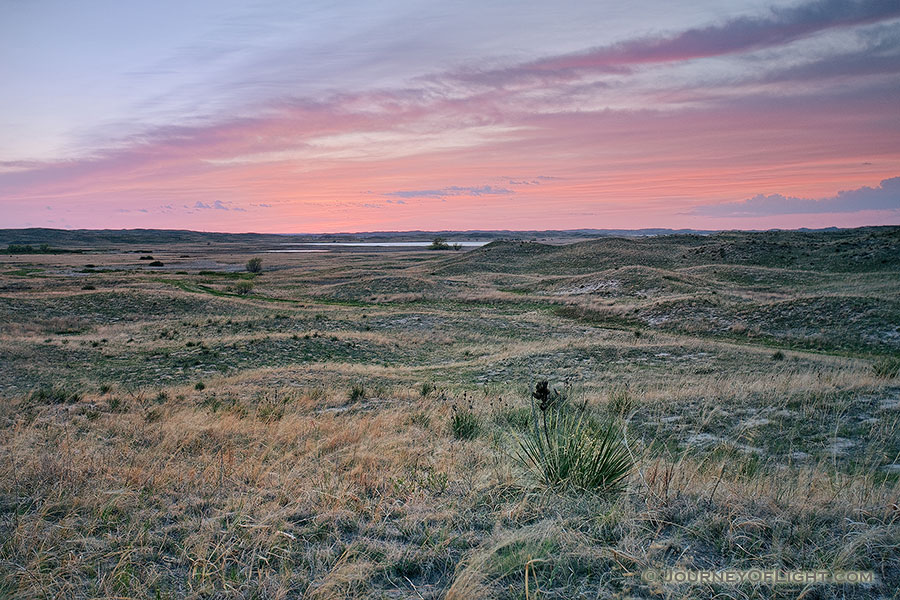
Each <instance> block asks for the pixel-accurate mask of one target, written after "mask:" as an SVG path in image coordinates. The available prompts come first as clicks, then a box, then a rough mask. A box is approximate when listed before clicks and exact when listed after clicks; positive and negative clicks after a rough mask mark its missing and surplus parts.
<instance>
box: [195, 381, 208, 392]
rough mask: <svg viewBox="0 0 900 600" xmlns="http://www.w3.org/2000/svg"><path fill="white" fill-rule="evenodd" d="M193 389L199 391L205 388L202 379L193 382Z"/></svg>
mask: <svg viewBox="0 0 900 600" xmlns="http://www.w3.org/2000/svg"><path fill="white" fill-rule="evenodd" d="M194 389H195V390H197V391H198V392H199V391H202V390H205V389H206V385H205V384H204V383H203V382H202V381H198V382H197V383H195V384H194Z"/></svg>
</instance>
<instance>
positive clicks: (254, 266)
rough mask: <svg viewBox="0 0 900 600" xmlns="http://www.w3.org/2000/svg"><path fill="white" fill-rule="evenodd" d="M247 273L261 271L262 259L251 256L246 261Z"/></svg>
mask: <svg viewBox="0 0 900 600" xmlns="http://www.w3.org/2000/svg"><path fill="white" fill-rule="evenodd" d="M247 272H248V273H262V259H261V258H259V257H256V258H251V259H250V260H248V261H247Z"/></svg>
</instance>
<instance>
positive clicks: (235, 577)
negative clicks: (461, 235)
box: [0, 228, 900, 600]
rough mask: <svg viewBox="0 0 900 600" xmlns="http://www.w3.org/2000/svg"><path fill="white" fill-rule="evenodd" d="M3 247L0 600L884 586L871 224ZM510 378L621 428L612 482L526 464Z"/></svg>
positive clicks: (895, 322)
mask: <svg viewBox="0 0 900 600" xmlns="http://www.w3.org/2000/svg"><path fill="white" fill-rule="evenodd" d="M2 233H4V234H5V235H7V237H3V236H0V241H2V242H3V246H0V247H3V248H5V247H6V244H9V243H13V242H14V243H16V244H21V243H26V242H34V243H35V244H37V243H40V242H44V243H48V244H49V248H47V247H45V248H43V249H40V248H39V247H37V246H35V248H34V249H33V251H30V252H20V253H13V254H0V457H2V459H0V597H12V598H210V597H215V598H319V599H322V598H410V599H415V598H419V599H436V598H447V599H451V600H453V599H456V600H468V599H478V598H509V599H512V598H516V599H518V598H523V599H528V600H531V599H536V598H559V599H569V598H632V597H633V598H709V597H713V596H715V597H717V598H741V599H748V598H798V597H803V598H809V599H812V598H896V597H898V596H897V590H898V589H900V506H898V502H900V483H898V481H900V378H898V376H897V371H898V369H900V228H864V229H856V230H842V231H826V232H767V233H739V232H731V233H722V234H715V235H691V234H684V235H671V236H659V237H646V238H622V237H606V238H599V239H594V240H587V241H580V242H577V243H570V244H561V243H537V242H533V241H494V242H492V243H490V244H489V245H487V246H484V247H482V248H478V249H473V250H459V251H454V250H428V249H400V250H397V249H371V248H369V249H367V248H356V249H352V250H351V249H346V248H342V249H337V250H333V251H328V252H309V253H272V252H268V251H267V250H271V249H273V248H277V246H276V245H275V244H276V243H277V241H276V239H275V238H274V237H266V236H259V237H242V236H233V237H229V236H214V235H205V234H192V235H191V236H190V237H178V236H175V237H174V238H172V237H171V236H168V235H164V234H163V233H159V234H158V235H157V237H156V238H154V235H155V234H154V233H153V232H147V233H145V234H143V236H142V237H141V238H140V239H130V238H128V237H127V236H126V237H117V236H115V235H112V234H97V235H95V236H93V237H86V238H59V237H57V238H52V237H51V238H47V239H37V238H36V239H34V240H30V239H27V238H21V236H20V237H10V236H9V235H8V234H9V233H10V232H2ZM154 239H156V240H157V241H155V242H154ZM20 250H21V249H20ZM252 258H261V259H262V271H261V272H260V273H251V272H248V271H247V269H246V263H247V261H248V260H249V259H252ZM542 380H547V381H549V384H550V387H551V389H553V390H557V391H559V392H560V393H561V394H562V395H564V396H565V398H564V400H565V402H566V405H567V406H570V407H572V408H571V410H573V411H580V414H582V415H584V416H585V418H587V419H590V420H591V422H595V421H596V422H598V423H601V422H602V423H610V424H612V426H614V427H615V428H616V431H618V432H620V433H621V436H620V439H619V443H621V444H622V447H623V448H625V449H626V451H627V453H628V456H629V457H630V458H631V459H632V460H633V462H634V467H633V469H631V471H630V473H629V475H628V476H627V478H626V480H625V485H624V489H622V490H621V491H620V492H619V493H613V492H604V493H597V492H595V491H591V490H585V489H579V488H573V487H571V486H569V487H561V486H554V485H547V484H545V483H542V482H541V481H540V480H538V479H537V478H536V477H535V476H534V473H532V472H530V471H529V470H528V469H527V468H526V466H527V465H526V464H524V463H523V461H522V460H521V455H520V454H521V453H520V452H519V450H520V442H521V440H522V439H523V436H526V435H528V434H529V432H530V431H531V430H532V427H534V426H536V422H535V419H536V418H537V414H538V413H536V412H535V411H534V409H533V408H532V399H531V392H532V391H533V390H534V388H535V385H536V383H537V382H539V381H542ZM460 416H464V417H465V419H467V421H466V422H467V423H468V424H469V425H470V426H471V427H470V428H469V429H460V427H459V426H458V424H459V423H460ZM455 424H456V425H457V426H455ZM663 568H685V569H713V570H721V569H750V568H765V569H780V570H785V571H789V570H828V571H848V570H862V571H870V572H872V573H874V577H875V579H874V581H873V582H872V583H869V584H862V585H857V584H825V583H818V584H805V583H793V584H782V585H771V584H759V583H749V582H745V583H741V584H739V585H730V584H729V585H726V584H712V583H698V584H680V585H676V584H664V583H659V582H652V581H646V580H645V579H646V578H642V576H641V574H642V572H644V571H645V570H646V569H663Z"/></svg>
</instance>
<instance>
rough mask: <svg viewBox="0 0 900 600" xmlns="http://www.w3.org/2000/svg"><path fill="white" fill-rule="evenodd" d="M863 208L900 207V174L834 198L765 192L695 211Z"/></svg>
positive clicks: (745, 213)
mask: <svg viewBox="0 0 900 600" xmlns="http://www.w3.org/2000/svg"><path fill="white" fill-rule="evenodd" d="M863 210H900V177H893V178H891V179H885V180H884V181H882V182H881V184H880V185H879V186H878V187H874V188H872V187H869V186H863V187H861V188H858V189H855V190H845V191H841V192H838V193H837V195H835V196H832V197H830V198H822V199H810V198H793V197H789V196H783V195H781V194H771V195H769V196H764V195H762V194H760V195H758V196H754V197H753V198H748V199H747V200H742V201H740V202H728V203H726V204H717V205H713V206H701V207H699V208H696V209H695V210H694V211H693V212H692V213H691V214H696V215H704V216H710V217H768V216H772V215H797V214H822V213H853V212H860V211H863Z"/></svg>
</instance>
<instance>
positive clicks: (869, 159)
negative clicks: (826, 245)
mask: <svg viewBox="0 0 900 600" xmlns="http://www.w3.org/2000/svg"><path fill="white" fill-rule="evenodd" d="M38 4H40V3H38ZM163 4H165V3H163ZM462 6H463V5H461V7H462ZM164 8H165V7H164V6H162V5H161V7H160V9H159V10H164ZM356 8H358V7H355V6H354V5H353V4H348V5H346V6H343V7H339V8H338V9H337V10H336V12H334V13H331V12H327V13H326V14H324V15H320V17H321V18H322V19H325V20H327V19H335V22H338V21H337V20H338V19H340V18H341V17H344V18H345V21H346V19H352V18H354V15H355V17H356V18H357V19H358V20H359V21H360V23H358V24H357V25H358V29H359V30H360V31H356V30H353V31H354V32H353V33H352V34H351V33H346V32H344V33H343V35H342V36H339V35H338V34H337V33H335V32H333V31H331V30H326V31H324V32H313V33H315V35H314V34H313V33H309V32H306V33H305V34H304V35H305V37H304V35H300V33H299V32H300V28H301V25H300V23H302V22H303V21H298V22H297V23H298V24H297V25H296V28H292V22H291V21H290V19H289V18H288V17H285V16H284V15H280V18H281V29H280V30H279V31H281V32H282V35H283V36H284V39H278V40H274V39H273V35H270V34H268V33H267V35H265V36H264V35H262V34H261V33H260V31H257V30H256V29H252V31H251V32H250V33H246V32H244V33H241V34H235V33H229V34H227V35H226V34H224V33H222V32H221V31H219V34H218V35H221V36H224V37H223V38H222V39H224V40H226V41H227V42H228V44H230V45H226V46H224V47H223V46H222V45H221V44H222V43H223V42H222V39H219V38H215V39H214V40H213V41H218V42H219V44H220V45H219V46H215V52H220V53H222V55H223V56H238V57H240V59H239V60H238V59H237V58H235V59H233V63H234V64H231V63H229V64H227V65H225V66H224V67H223V66H221V65H219V63H216V66H215V68H213V66H210V64H209V62H208V61H209V60H212V59H208V58H206V56H207V54H205V53H204V50H209V52H210V53H212V54H215V52H213V50H212V49H210V48H207V46H212V45H213V44H212V42H211V41H210V39H209V35H208V34H207V35H206V37H204V36H199V37H200V41H198V40H194V39H193V37H192V35H194V33H195V32H194V30H192V29H191V28H190V27H189V26H188V25H190V23H188V24H187V25H184V26H183V27H184V31H183V32H181V35H182V36H183V37H184V39H179V40H177V42H178V44H176V43H175V42H172V44H173V45H174V46H173V47H172V48H170V47H168V46H165V44H163V42H162V41H161V40H158V39H156V38H155V37H153V35H151V34H146V35H147V36H148V37H147V39H146V40H144V41H143V44H145V45H146V46H147V47H148V48H147V49H144V50H142V52H143V54H140V53H138V54H137V55H135V56H129V57H125V58H123V59H122V60H123V64H122V65H118V66H117V67H116V68H113V69H112V71H111V73H109V74H107V75H105V76H104V77H105V79H103V78H101V79H100V80H98V83H97V84H96V87H95V88H91V87H89V86H88V87H85V86H84V85H81V84H79V85H76V84H74V83H73V84H71V85H70V87H69V88H63V91H64V92H65V90H68V91H67V92H65V93H60V92H58V93H57V95H56V96H55V97H54V98H53V99H52V101H49V100H48V99H47V98H46V97H44V96H43V95H40V94H39V92H40V91H41V90H40V86H39V85H38V84H37V83H36V82H35V80H33V77H32V74H31V72H30V71H28V69H27V67H28V65H27V64H23V65H18V66H20V67H21V69H20V70H18V71H16V70H15V69H13V70H12V73H11V74H8V75H9V77H11V78H12V80H13V81H16V77H19V78H20V80H21V83H22V85H23V86H24V91H21V90H20V93H19V96H18V97H17V98H18V100H16V98H14V99H13V100H7V101H6V102H8V104H9V105H8V106H4V105H3V104H2V101H0V109H2V110H3V111H4V114H5V115H6V117H5V118H4V121H0V126H2V127H0V149H2V150H0V208H2V218H0V227H29V226H43V227H64V228H131V227H146V228H151V227H160V228H184V229H197V230H208V231H258V232H333V231H372V230H407V229H426V230H437V229H550V228H553V229H574V228H641V227H672V228H682V227H687V228H696V229H718V228H729V229H730V228H769V227H785V228H790V227H823V226H832V225H837V226H857V225H865V224H897V223H900V219H898V217H900V183H898V182H900V180H898V179H895V178H897V177H898V176H900V101H898V100H897V99H898V98H900V77H898V75H900V5H895V4H894V3H889V2H879V1H870V2H827V1H820V2H812V3H800V4H798V3H785V4H783V5H781V6H768V5H759V4H758V3H751V2H748V3H747V5H746V6H742V7H736V8H735V10H734V11H733V14H732V13H730V12H729V11H725V10H722V9H721V8H719V9H718V10H712V9H709V8H707V7H703V6H701V5H700V4H698V5H697V7H696V10H694V11H688V12H687V13H686V15H685V16H683V17H682V18H681V20H678V19H675V20H672V19H666V18H662V17H660V18H658V22H648V19H649V18H650V17H649V16H648V15H646V14H641V15H634V16H632V15H630V14H629V13H628V12H627V11H626V12H622V13H621V14H617V15H616V16H614V17H611V18H613V19H614V20H616V19H617V21H616V22H617V23H619V24H620V26H619V28H618V29H616V31H615V33H614V34H608V35H609V36H610V37H609V38H608V39H605V38H603V36H602V35H600V36H598V35H596V34H595V33H594V32H592V31H591V30H590V29H589V28H586V29H584V30H583V31H582V30H581V29H577V28H574V27H575V25H574V24H576V23H577V22H584V21H585V20H586V19H590V18H598V17H597V16H596V15H593V16H592V15H579V14H576V13H577V11H576V10H575V8H574V5H573V7H572V14H571V15H568V16H566V15H562V16H560V15H555V16H554V17H553V18H549V17H548V19H547V20H546V23H545V21H543V20H542V19H541V16H542V15H541V14H540V11H541V10H542V9H541V8H540V7H532V9H533V12H534V14H529V15H526V16H524V17H521V16H520V17H517V18H519V19H520V20H523V23H522V24H520V25H521V27H522V28H523V31H520V32H518V35H513V34H512V33H509V32H506V33H505V34H504V35H500V36H493V37H492V36H489V35H488V34H487V33H484V34H483V35H482V36H481V37H479V35H478V32H477V31H476V32H475V33H467V32H469V31H470V30H469V29H466V28H465V25H466V21H465V20H464V19H463V20H460V19H461V17H458V16H455V17H453V18H451V17H449V16H447V15H440V14H438V15H431V14H428V15H424V16H423V15H417V17H416V18H418V19H420V20H421V21H422V23H424V25H422V27H423V28H427V27H431V28H432V29H433V30H434V31H435V32H441V34H442V35H443V36H444V37H443V38H441V37H439V36H438V35H437V34H435V35H434V36H416V35H414V33H411V32H409V31H407V30H406V29H403V28H400V29H398V27H397V25H396V23H400V22H406V21H404V19H405V20H408V19H410V18H411V17H410V16H409V14H410V11H412V8H410V7H409V6H406V5H404V4H403V3H398V4H397V5H392V6H391V10H393V11H394V12H393V13H391V12H390V11H388V13H389V14H387V15H386V14H383V13H378V14H377V23H376V24H373V21H372V20H374V19H376V16H373V15H368V16H366V15H362V14H360V13H359V11H357V10H356ZM469 8H470V9H471V12H472V14H471V19H472V20H473V22H474V21H476V20H478V19H483V20H484V19H487V20H489V19H490V18H496V19H498V23H500V22H503V21H502V19H501V17H502V15H494V14H493V13H490V14H485V15H480V14H478V10H479V9H478V7H477V6H476V5H473V6H471V7H469ZM342 10H343V11H345V12H346V14H344V12H342ZM242 14H243V13H242ZM316 14H318V13H316ZM660 14H663V13H660ZM7 16H9V15H7ZM295 16H296V15H295ZM300 16H301V17H302V16H304V15H303V14H301V15H300ZM12 17H13V18H14V19H15V18H18V19H19V20H20V22H19V23H18V25H19V28H20V29H21V28H24V29H25V30H26V33H27V29H28V27H29V26H30V27H33V28H35V29H38V28H40V27H44V28H53V27H56V28H65V27H66V26H67V25H66V23H65V22H64V21H63V22H54V23H47V22H46V21H45V20H42V15H41V14H37V15H35V14H27V15H25V14H20V15H18V16H17V15H12ZM126 17H127V15H124V16H123V17H122V18H126ZM201 17H203V15H202V14H201V15H199V16H198V17H197V19H198V23H199V22H200V21H201V20H202V19H201ZM255 17H256V18H257V20H258V22H259V23H262V24H265V23H266V22H267V21H266V18H272V19H274V18H275V16H274V15H265V14H261V15H255ZM364 17H365V18H364ZM564 17H565V18H564ZM242 18H246V15H245V16H244V17H242ZM366 18H368V19H370V20H369V21H366V20H365V19H366ZM392 18H393V20H392ZM529 19H530V20H529ZM554 19H555V20H554ZM566 19H569V20H566ZM345 21H340V22H341V23H342V26H343V27H347V28H350V27H351V25H352V23H351V25H348V24H347V23H346V22H345ZM5 23H6V25H4V26H3V27H13V26H14V25H11V24H10V20H9V19H7V20H6V21H5ZM597 25H598V26H599V25H600V23H599V22H598V23H597ZM566 27H569V28H570V29H569V30H570V31H573V32H574V33H573V34H572V36H570V37H571V38H573V39H568V38H567V39H566V41H565V43H563V42H562V41H560V40H561V39H562V37H563V36H564V33H565V31H566ZM454 28H458V31H457V33H459V36H460V37H459V39H458V40H455V41H454V37H453V35H452V34H453V31H454ZM573 28H574V29H573ZM476 29H477V28H476ZM485 29H487V27H486V26H485ZM557 29H558V30H559V31H557ZM241 31H244V30H243V29H242V30H241ZM261 31H266V32H268V30H267V29H265V28H262V29H261ZM292 32H294V33H297V35H298V39H300V38H302V40H303V44H302V45H301V46H300V47H299V49H298V46H297V45H296V44H297V40H296V39H294V38H292V37H291V33H292ZM361 32H366V35H364V34H363V33H361ZM579 32H580V33H579ZM648 32H649V33H648ZM2 33H3V31H0V34H2ZM47 33H51V32H47ZM173 35H174V34H173ZM466 35H470V36H471V37H470V38H466ZM235 36H237V38H236V37H235ZM240 36H250V37H251V38H252V40H248V39H245V37H240ZM317 36H318V37H317ZM404 36H406V37H404ZM26 37H27V39H28V40H31V41H29V42H28V43H29V44H31V45H32V46H35V47H33V48H31V50H32V51H33V52H32V54H41V55H42V56H44V58H46V55H47V54H49V55H50V56H54V53H55V52H58V53H62V52H64V51H65V48H59V49H54V48H47V47H45V46H47V45H52V44H53V42H52V41H50V40H52V39H54V38H53V37H52V36H46V35H45V36H43V37H40V38H34V37H28V36H26ZM62 37H63V38H64V37H65V36H62ZM432 38H434V39H432ZM445 38H446V39H445ZM579 38H583V39H579ZM35 39H40V40H41V41H34V40H35ZM190 40H193V41H194V45H192V46H191V45H185V41H190ZM435 40H437V41H435ZM528 40H531V41H534V42H535V43H534V45H533V47H532V46H528V48H529V49H528V50H527V51H523V50H521V48H522V47H523V43H524V41H528ZM251 41H253V42H255V43H254V44H251V43H250V42H251ZM108 43H109V44H111V45H112V44H115V43H118V44H121V43H123V41H122V40H120V39H117V38H112V39H110V40H109V42H108ZM179 44H180V45H179ZM267 44H268V45H267ZM98 45H99V46H101V47H102V46H103V41H102V40H101V41H100V42H98ZM136 45H137V46H139V47H142V46H141V42H140V39H139V42H138V43H137V44H136ZM245 45H246V47H248V48H250V50H247V51H246V52H245V51H244V50H243V49H244V48H245ZM232 46H233V47H232ZM458 46H459V47H458ZM462 46H464V47H465V49H467V52H464V51H463V49H461V48H460V47H462ZM173 48H174V49H173ZM185 48H188V49H189V50H185ZM235 48H237V50H236V49H235ZM336 48H339V50H338V49H336ZM101 50H102V48H98V49H97V50H96V52H97V56H99V55H100V53H101ZM107 50H108V51H109V52H114V51H115V48H114V47H112V46H110V47H109V48H108V49H107ZM292 50H293V53H292V52H291V51H292ZM317 50H319V52H320V53H319V54H317V53H316V51H317ZM166 52H169V53H171V54H172V56H167V58H166V59H165V60H162V59H161V58H158V57H159V56H163V55H164V54H166ZM229 52H231V53H229ZM454 53H455V54H454ZM19 56H21V57H22V58H21V60H22V61H24V62H25V63H27V62H28V60H29V59H28V58H27V57H28V56H29V53H28V52H21V53H20V54H19ZM97 56H94V55H91V56H86V57H84V59H83V61H82V63H81V64H80V68H82V69H84V71H85V73H91V74H93V73H97V72H99V71H94V70H92V69H100V68H101V65H98V64H97V62H98V60H99V59H98V58H97ZM216 56H219V55H216ZM447 56H451V57H452V58H453V60H452V61H449V62H448V60H445V59H446V57H447ZM198 57H203V58H202V60H201V58H198ZM67 60H74V59H67ZM216 60H219V59H216ZM229 60H232V59H229ZM312 60H319V61H320V62H321V63H324V64H319V63H316V65H315V68H316V69H317V70H316V71H314V72H313V71H309V69H311V68H312V67H309V66H308V65H307V63H308V62H309V61H312ZM142 61H143V62H142ZM203 61H207V62H203ZM132 63H133V64H132ZM143 63H152V65H155V70H153V69H151V68H149V66H148V65H146V64H143ZM295 63H296V64H295ZM162 64H164V65H166V68H165V69H163V68H162V67H161V66H160V65H162ZM145 68H146V71H140V70H139V69H145ZM116 69H119V71H117V70H116ZM304 69H306V70H305V71H304ZM120 71H121V72H120ZM173 73H174V75H173ZM0 75H2V73H0ZM98 77H99V75H98ZM148 79H149V81H148ZM128 82H130V83H128ZM126 83H128V85H126ZM151 83H152V84H156V85H155V86H154V85H150V84H151ZM163 83H164V84H165V85H166V86H168V87H169V88H170V89H171V93H170V94H162V93H161V92H162V91H163V90H161V89H159V88H158V87H157V86H160V85H162V84H163ZM40 84H41V85H44V86H46V85H50V84H47V83H46V82H44V81H41V82H40ZM29 85H30V86H32V88H33V89H34V92H33V93H34V94H35V96H34V103H29V102H27V100H28V89H29V87H28V86H29ZM144 85H146V86H147V88H148V89H144V90H142V87H141V86H144ZM129 86H132V87H129ZM164 87H165V86H164ZM125 88H127V89H128V91H127V92H124V91H121V90H124V89H125ZM117 89H118V90H120V91H121V94H122V97H121V98H119V99H118V100H117V98H118V97H113V98H112V99H110V98H109V96H108V95H109V94H112V93H114V90H117ZM135 90H137V91H135ZM43 91H44V93H49V92H52V90H43ZM101 95H102V97H101ZM94 96H96V103H95V104H100V105H103V109H102V110H101V109H100V108H97V109H94V108H91V106H92V100H93V99H94ZM126 96H127V98H126ZM17 102H18V104H17ZM106 103H108V105H107V104H106ZM34 104H36V105H39V107H38V108H34V107H33V105H34ZM41 107H42V108H41ZM51 116H52V118H51ZM11 123H12V125H10V124H11Z"/></svg>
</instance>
